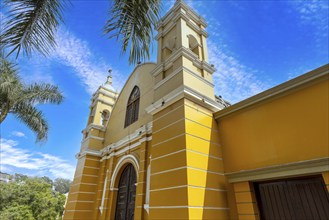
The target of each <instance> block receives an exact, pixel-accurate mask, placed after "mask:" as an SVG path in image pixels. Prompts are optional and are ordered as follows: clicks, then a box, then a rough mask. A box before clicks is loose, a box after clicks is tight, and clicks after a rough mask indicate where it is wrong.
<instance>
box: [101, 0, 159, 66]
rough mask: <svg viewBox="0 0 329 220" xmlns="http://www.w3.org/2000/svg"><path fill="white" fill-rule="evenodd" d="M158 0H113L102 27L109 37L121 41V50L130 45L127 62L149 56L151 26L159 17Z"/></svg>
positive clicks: (137, 60)
mask: <svg viewBox="0 0 329 220" xmlns="http://www.w3.org/2000/svg"><path fill="white" fill-rule="evenodd" d="M160 2H161V1H160V0H115V1H114V4H113V6H112V9H111V10H110V19H109V20H108V21H107V22H106V25H105V27H104V32H105V34H108V35H109V38H112V37H116V38H117V39H118V40H120V41H122V52H123V53H125V52H126V51H127V48H128V46H130V52H129V63H130V64H135V63H137V62H139V61H141V60H145V59H148V58H150V49H149V47H150V43H151V40H152V33H153V28H154V26H155V25H156V24H157V22H158V20H159V17H160V9H161V4H160Z"/></svg>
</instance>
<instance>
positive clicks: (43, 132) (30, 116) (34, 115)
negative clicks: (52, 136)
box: [13, 103, 48, 141]
mask: <svg viewBox="0 0 329 220" xmlns="http://www.w3.org/2000/svg"><path fill="white" fill-rule="evenodd" d="M13 113H14V115H15V116H16V117H17V118H18V119H19V120H21V121H22V122H24V123H25V124H26V125H27V126H28V127H29V128H30V129H31V130H32V131H33V132H35V133H36V135H37V141H45V140H47V134H48V124H47V121H46V120H45V119H44V117H43V114H42V112H41V111H39V110H38V109H36V108H35V107H34V106H33V105H31V104H30V103H20V104H18V105H16V106H15V107H14V108H13Z"/></svg>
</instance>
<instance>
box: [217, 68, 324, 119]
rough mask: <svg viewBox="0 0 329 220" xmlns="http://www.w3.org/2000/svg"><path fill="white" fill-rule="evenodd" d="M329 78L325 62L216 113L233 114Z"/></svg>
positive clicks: (221, 115)
mask: <svg viewBox="0 0 329 220" xmlns="http://www.w3.org/2000/svg"><path fill="white" fill-rule="evenodd" d="M328 79H329V64H325V65H323V66H321V67H319V68H317V69H314V70H311V71H309V72H307V73H305V74H303V75H301V76H298V77H296V78H294V79H291V80H289V81H286V82H284V83H282V84H279V85H277V86H275V87H273V88H271V89H268V90H266V91H264V92H261V93H259V94H257V95H254V96H252V97H250V98H247V99H245V100H243V101H241V102H238V103H236V104H233V105H231V106H229V107H227V108H225V109H223V110H220V111H218V112H215V113H214V118H215V119H216V120H218V119H221V118H223V117H225V116H228V115H231V114H233V113H235V112H237V111H240V110H243V109H246V108H249V107H252V106H255V105H256V104H259V103H262V102H266V101H269V100H273V99H276V98H279V97H281V96H283V95H287V94H289V93H291V92H293V91H297V90H300V89H302V88H305V87H308V86H311V85H313V84H314V83H317V82H321V81H323V80H328Z"/></svg>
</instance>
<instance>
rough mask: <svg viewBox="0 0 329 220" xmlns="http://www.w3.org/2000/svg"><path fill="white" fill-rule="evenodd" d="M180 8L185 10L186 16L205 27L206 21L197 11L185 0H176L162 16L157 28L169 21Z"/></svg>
mask: <svg viewBox="0 0 329 220" xmlns="http://www.w3.org/2000/svg"><path fill="white" fill-rule="evenodd" d="M180 8H182V9H184V10H185V11H186V14H187V16H188V18H190V19H192V20H193V21H194V22H195V23H197V24H198V25H202V26H204V27H207V23H206V21H205V19H204V18H202V17H201V16H200V15H198V13H196V12H195V11H194V10H193V9H192V8H191V7H189V6H188V5H187V4H186V3H185V2H183V1H179V2H178V1H177V2H176V3H175V5H174V6H173V7H172V8H171V9H170V10H169V11H168V12H167V13H166V14H165V15H164V16H163V17H162V19H161V22H160V23H159V24H158V29H159V28H160V27H162V26H164V25H166V24H167V23H168V22H170V21H171V20H172V18H173V16H174V15H175V13H176V11H178V10H179V9H180Z"/></svg>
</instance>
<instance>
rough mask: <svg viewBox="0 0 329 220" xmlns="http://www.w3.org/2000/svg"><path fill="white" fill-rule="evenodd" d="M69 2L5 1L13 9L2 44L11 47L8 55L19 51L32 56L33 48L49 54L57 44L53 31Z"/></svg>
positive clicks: (47, 0) (41, 0)
mask: <svg viewBox="0 0 329 220" xmlns="http://www.w3.org/2000/svg"><path fill="white" fill-rule="evenodd" d="M66 2H67V0H66V1H61V0H6V1H5V3H6V5H8V6H9V7H10V8H12V9H11V10H10V11H9V13H8V18H7V21H6V22H5V25H4V31H3V34H2V35H1V44H3V45H5V46H6V47H11V48H12V49H11V51H10V52H9V54H8V56H9V55H10V54H11V53H13V52H14V51H17V54H16V58H17V56H18V55H19V53H20V52H21V50H22V49H23V53H24V54H25V55H27V56H30V55H31V53H32V52H33V51H39V52H40V53H42V54H43V55H47V54H48V53H49V51H50V49H52V48H54V47H55V45H56V42H55V38H54V32H55V31H56V28H57V26H58V24H59V22H61V21H63V19H62V11H63V9H64V5H65V4H66Z"/></svg>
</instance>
